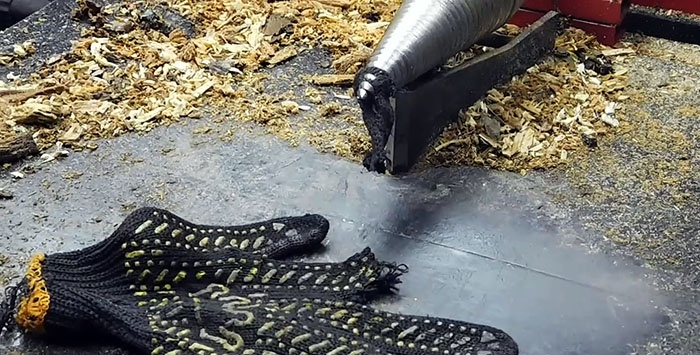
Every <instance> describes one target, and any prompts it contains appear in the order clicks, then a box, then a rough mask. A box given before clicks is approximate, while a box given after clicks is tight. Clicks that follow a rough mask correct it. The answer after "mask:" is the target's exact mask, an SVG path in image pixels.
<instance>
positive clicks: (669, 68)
mask: <svg viewBox="0 0 700 355" xmlns="http://www.w3.org/2000/svg"><path fill="white" fill-rule="evenodd" d="M57 3H58V2H57ZM57 6H58V5H57ZM57 41H58V42H60V39H59V40H57ZM662 46H666V47H662V49H665V50H678V51H686V52H688V53H693V51H697V48H695V47H692V48H690V47H682V48H679V46H677V45H675V44H672V43H663V44H662ZM56 48H58V49H52V47H51V45H50V44H47V45H46V47H45V50H46V53H49V52H51V51H52V50H54V51H58V50H61V49H60V48H61V47H60V46H59V47H56ZM40 50H41V49H40ZM42 53H43V52H42ZM39 57H41V53H40V55H39V56H37V58H39ZM634 60H635V61H636V62H634V63H632V65H631V67H632V68H633V75H632V76H633V82H634V83H635V85H637V86H638V87H639V89H640V90H647V91H652V90H653V91H654V92H655V94H654V95H652V96H650V99H649V100H648V102H647V103H646V104H645V105H644V107H640V110H643V111H644V112H647V113H648V115H650V116H651V117H653V118H655V119H658V120H661V121H662V123H663V124H664V125H665V126H664V127H667V128H668V129H673V130H676V131H681V132H685V133H686V134H687V135H688V136H689V137H698V132H700V127H699V125H700V123H698V122H700V120H688V119H682V118H680V116H679V115H678V114H677V108H678V107H679V106H681V105H691V106H695V107H700V95H698V94H699V93H698V90H700V89H698V88H699V87H700V85H697V84H698V81H700V70H698V66H696V65H695V64H694V63H689V62H683V61H679V60H678V58H659V57H655V56H652V55H648V56H639V57H638V58H637V59H634ZM293 66H294V63H292V64H291V66H290V67H293ZM33 67H34V66H33V65H31V64H27V65H26V68H27V70H31V68H33ZM304 68H306V69H305V70H313V68H311V69H309V66H308V65H307V66H304ZM292 74H293V73H292ZM3 75H4V74H3ZM291 76H292V77H293V76H294V75H291ZM669 87H670V88H678V90H675V91H674V90H671V89H670V88H669ZM660 88H661V89H660ZM664 90H668V92H667V93H666V94H664V93H663V91H664ZM640 112H641V111H640ZM644 117H646V116H644V115H642V114H641V113H639V112H638V114H637V115H636V116H635V114H633V113H632V114H631V117H630V119H631V120H637V121H642V120H644ZM208 123H210V122H208V120H207V119H206V118H205V119H203V120H199V121H190V122H186V123H183V124H178V125H173V126H171V127H161V128H158V129H156V130H154V131H153V132H150V133H148V134H146V135H126V136H123V137H120V138H116V139H113V140H109V141H101V142H99V149H98V150H96V151H94V152H81V153H73V154H71V155H70V156H69V157H67V158H65V159H62V160H61V161H59V162H51V163H48V164H43V165H40V164H38V163H37V161H36V160H30V161H27V162H25V163H23V166H24V167H25V168H26V167H27V166H32V167H33V168H34V169H33V170H34V172H33V173H28V174H27V177H26V178H24V179H20V180H15V179H12V178H11V177H10V176H9V172H10V171H12V170H16V169H20V168H22V166H15V167H13V168H12V169H10V170H7V171H2V172H0V187H3V188H6V189H8V190H10V191H11V192H12V193H13V194H14V198H13V199H11V200H0V216H2V217H0V220H1V221H2V222H1V223H0V251H1V252H0V253H1V254H2V255H3V256H6V257H8V261H7V262H6V263H5V264H4V265H1V266H0V276H1V277H0V279H8V280H11V281H14V280H16V279H17V277H19V276H20V275H22V274H23V273H24V262H25V261H26V259H27V257H28V256H29V255H30V254H31V253H33V252H36V251H43V252H55V251H65V250H73V249H76V248H81V247H84V246H87V245H90V244H92V243H94V242H96V241H98V240H101V239H102V238H105V237H106V236H108V235H109V233H111V232H112V231H113V230H114V228H115V227H116V225H117V224H119V223H120V222H121V220H122V219H123V218H124V217H125V216H126V214H127V213H128V212H129V211H131V210H133V209H134V208H136V207H141V206H147V205H150V206H155V207H161V208H166V209H169V210H172V211H173V212H175V213H177V214H179V215H181V216H183V217H185V218H187V219H189V220H192V221H194V222H198V223H211V224H237V223H246V222H251V221H256V220H260V219H267V218H272V217H277V216H282V215H293V214H303V213H307V212H308V213H320V214H322V215H324V216H326V217H327V218H328V219H329V220H330V221H331V231H330V233H329V236H328V238H327V241H328V245H327V251H326V253H324V254H322V255H321V256H319V258H321V259H323V260H329V261H340V260H342V259H344V258H346V257H347V256H349V255H351V254H352V253H354V252H356V251H359V250H360V249H361V248H363V247H365V246H370V247H372V248H373V249H374V250H375V252H376V253H377V255H378V256H379V257H380V258H381V259H385V260H394V261H398V262H401V263H406V264H408V265H409V266H410V267H411V271H410V273H409V274H408V275H406V276H405V277H404V283H403V284H401V285H400V286H401V287H400V290H401V292H400V295H401V297H399V298H398V299H397V300H394V301H392V302H384V303H382V304H380V305H378V306H379V307H382V308H385V309H388V310H392V311H397V312H406V313H412V314H429V315H433V316H443V317H451V318H458V319H462V320H467V321H472V322H477V323H484V324H488V325H491V326H495V327H498V328H501V329H503V330H505V331H506V332H508V333H509V334H511V335H512V336H513V337H514V338H515V340H516V341H517V342H518V343H519V345H520V346H521V353H522V354H529V355H583V354H596V355H617V354H632V353H636V354H693V353H700V345H699V343H700V340H699V338H698V337H697V336H696V335H697V334H698V332H699V331H700V324H699V323H698V322H699V320H700V316H699V315H700V309H699V307H698V306H697V304H698V302H697V292H696V288H697V285H698V284H699V283H700V278H698V265H697V264H696V263H695V262H694V260H695V259H696V256H697V255H696V253H697V252H696V251H695V250H697V246H700V232H698V225H700V223H698V222H700V220H699V219H698V212H700V203H699V202H698V199H697V193H698V186H697V181H698V180H694V179H693V177H696V176H700V174H699V172H698V166H699V165H700V164H698V163H700V161H699V160H698V159H700V155H699V154H697V153H695V152H697V151H698V149H700V146H699V144H700V143H699V142H698V141H697V140H695V141H692V142H691V145H690V148H689V149H688V148H686V149H684V150H680V149H672V148H673V147H671V146H668V147H667V148H669V149H661V148H659V149H652V148H650V147H648V146H641V145H639V144H636V143H634V142H639V141H640V139H641V138H640V137H638V136H635V132H632V133H631V135H630V134H628V135H622V136H620V137H619V138H617V139H615V140H613V141H610V142H604V143H602V144H601V147H600V148H599V149H598V150H596V151H592V152H591V154H590V157H588V158H586V159H584V161H583V162H580V163H578V164H572V165H570V166H567V167H564V168H562V169H555V170H552V171H546V172H533V173H531V174H528V175H527V176H520V175H516V174H509V173H500V172H494V171H486V170H483V169H479V168H470V167H454V168H442V169H429V170H427V171H423V172H419V173H415V174H411V175H409V176H406V177H400V178H397V177H389V176H377V175H375V174H370V173H366V172H365V171H364V170H363V168H362V166H360V165H359V164H355V163H352V162H348V161H344V160H341V159H338V158H336V157H334V156H331V155H325V154H320V153H318V152H316V151H315V150H314V149H312V148H309V147H305V146H302V147H299V148H291V147H289V146H288V145H287V144H286V143H283V142H280V141H278V140H276V139H273V138H271V137H269V136H266V135H263V134H255V133H248V132H247V131H245V130H240V129H239V130H236V132H237V133H236V135H235V136H234V139H233V140H232V141H231V142H223V141H221V140H219V139H218V138H217V137H215V136H202V135H195V134H193V131H194V130H195V129H196V128H197V127H199V126H203V125H207V124H208ZM221 125H222V126H221V128H220V130H221V131H225V130H226V129H227V127H226V125H230V123H223V124H221ZM640 127H643V125H640ZM639 132H642V133H643V132H644V130H641V131H637V133H636V134H640V133H639ZM661 143H664V142H663V141H662V142H661ZM662 145H663V144H662ZM657 148H658V147H657ZM683 154H685V155H687V157H683V156H682V155H683ZM611 155H614V156H615V157H617V158H618V159H617V160H615V161H613V162H609V161H608V160H606V157H609V156H611ZM653 159H666V160H669V161H678V160H679V159H689V160H690V161H691V162H692V164H693V165H692V169H693V170H692V172H693V174H694V175H693V174H691V175H688V176H689V177H688V176H686V178H685V179H682V181H681V182H680V183H679V185H678V188H679V189H681V190H682V191H684V192H688V193H691V199H690V200H689V201H687V202H685V203H682V204H677V203H671V202H669V201H670V200H669V199H668V198H666V197H664V195H663V194H657V195H654V194H651V193H649V191H646V190H644V189H641V188H640V186H639V184H641V183H642V182H644V181H645V177H644V176H641V175H639V173H638V171H639V170H640V168H639V164H645V163H646V162H647V161H652V160H653ZM24 170H25V171H27V170H29V171H31V170H32V169H24ZM612 171H616V172H617V174H612V173H611V172H612ZM75 173H79V174H75ZM81 174H82V175H81ZM573 176H575V177H576V178H575V179H574V178H573ZM623 176H625V177H627V179H623V178H622V177H623ZM611 179H612V181H611ZM601 187H604V188H605V189H601ZM601 196H603V197H607V198H601ZM612 228H615V229H617V230H619V233H621V235H623V236H626V237H629V238H628V239H629V240H633V239H635V238H636V239H639V241H640V242H639V243H637V244H635V243H628V244H624V243H614V240H611V239H610V238H607V237H606V236H608V235H607V234H606V232H607V231H609V230H610V229H612ZM670 229H673V230H675V231H677V233H678V234H677V235H679V236H678V237H675V238H673V239H670V238H666V239H664V238H663V237H661V236H663V235H665V234H664V232H665V231H668V230H670ZM643 241H647V242H650V241H654V242H655V244H658V245H660V247H658V248H656V249H653V250H650V251H648V250H645V249H643V248H635V247H634V246H635V245H639V244H640V243H642V242H643ZM694 247H695V249H694ZM693 255H695V257H694V256H693ZM655 256H668V258H660V259H655ZM671 257H674V258H675V259H673V260H675V261H676V262H675V263H672V262H670V261H669V262H666V261H664V260H671ZM15 336H16V335H13V334H5V335H4V338H3V340H4V341H0V349H3V350H4V351H5V352H6V353H11V354H12V353H16V354H78V355H81V354H96V353H98V354H116V353H119V351H118V350H115V349H110V348H103V347H102V348H89V347H86V348H82V349H81V350H80V351H78V350H76V349H74V348H65V347H59V346H55V345H47V344H44V343H42V342H36V341H28V342H25V341H21V340H20V339H19V338H16V337H15Z"/></svg>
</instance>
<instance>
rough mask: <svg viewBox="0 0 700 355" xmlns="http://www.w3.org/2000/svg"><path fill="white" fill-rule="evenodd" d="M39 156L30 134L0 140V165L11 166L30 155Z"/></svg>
mask: <svg viewBox="0 0 700 355" xmlns="http://www.w3.org/2000/svg"><path fill="white" fill-rule="evenodd" d="M36 154H39V148H38V147H37V145H36V143H35V142H34V139H33V138H32V136H31V135H30V134H24V135H21V136H17V137H13V138H10V139H5V140H0V164H11V163H15V162H17V161H19V160H21V159H24V158H26V157H28V156H31V155H36Z"/></svg>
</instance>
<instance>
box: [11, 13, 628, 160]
mask: <svg viewBox="0 0 700 355" xmlns="http://www.w3.org/2000/svg"><path fill="white" fill-rule="evenodd" d="M80 1H81V4H82V5H81V6H83V9H82V10H81V11H82V15H83V16H87V17H90V18H91V19H92V20H91V21H92V23H93V25H94V26H93V28H90V29H88V30H87V31H84V33H83V34H82V38H81V39H79V40H78V41H76V42H75V44H74V45H73V48H72V50H71V53H69V54H68V55H65V56H61V57H56V58H52V59H51V60H50V61H48V62H47V64H46V65H45V67H44V68H43V69H42V70H41V71H40V72H39V73H38V76H37V77H35V78H33V79H30V80H20V81H18V82H16V83H14V84H13V85H12V86H8V87H0V101H3V100H5V101H7V100H10V99H9V98H10V97H11V100H12V102H13V103H16V104H14V105H1V106H0V116H1V117H2V118H0V134H2V135H7V136H17V135H19V134H22V133H24V134H26V132H27V131H29V130H30V129H31V130H33V133H32V134H33V135H34V138H35V140H36V142H37V144H38V145H39V147H40V148H42V149H48V148H50V147H53V146H55V144H56V143H57V142H59V143H65V144H66V145H70V146H72V147H78V146H83V147H87V146H92V147H96V146H95V145H94V143H89V141H90V140H93V139H98V138H108V137H115V136H118V135H121V134H124V133H127V132H133V131H149V130H151V129H152V128H154V127H155V126H157V125H161V124H169V123H172V122H177V121H179V120H182V119H185V118H198V117H200V116H201V115H202V113H201V112H202V109H203V108H204V107H212V108H214V109H218V110H222V114H225V115H226V116H227V117H229V118H230V119H233V120H237V121H240V122H241V123H253V124H256V125H261V126H263V127H264V128H265V129H266V130H267V132H269V133H271V134H275V135H276V136H278V137H280V138H282V139H285V140H288V141H289V142H290V144H292V145H294V144H298V143H299V142H300V141H303V140H306V141H308V142H309V143H311V144H312V145H313V146H315V147H317V148H318V149H319V150H321V151H326V152H333V153H334V154H337V155H340V156H343V157H346V158H349V159H353V160H360V159H361V157H362V155H363V154H364V151H365V150H366V149H367V148H368V147H369V137H368V135H367V133H366V130H365V128H364V126H363V124H362V120H361V112H359V111H358V110H356V108H355V107H354V106H344V105H341V104H338V103H336V102H332V100H334V99H335V100H337V99H342V100H344V101H345V102H346V103H347V104H349V105H352V104H353V103H354V102H353V101H352V100H351V99H352V93H351V92H344V93H332V92H330V91H324V89H327V88H323V87H322V86H350V85H351V84H352V81H353V79H354V74H355V72H356V71H357V70H359V69H360V67H361V66H362V65H363V64H364V63H365V61H366V60H367V58H368V57H369V56H370V55H371V53H372V48H374V47H375V46H376V44H377V43H378V42H379V40H380V39H381V37H382V35H383V32H384V31H385V30H386V28H387V26H388V24H389V23H390V21H391V20H392V16H393V13H394V12H395V11H396V9H398V7H399V5H400V3H401V1H400V0H384V1H370V0H315V1H309V0H283V1H274V2H269V1H263V0H230V1H226V2H221V1H215V0H201V1H192V0H165V1H163V2H156V1H155V0H146V1H145V2H140V3H126V4H117V5H105V6H103V7H98V6H96V5H94V4H93V3H91V2H89V0H80ZM100 17H104V19H100ZM518 31H519V29H518V28H517V27H515V26H511V25H506V26H504V27H503V28H501V29H499V32H502V33H507V34H509V35H514V34H517V33H518ZM318 46H321V47H323V48H324V49H326V50H328V51H329V52H330V53H331V55H332V58H331V63H330V66H331V68H332V69H333V70H334V72H333V73H328V74H319V75H311V76H309V77H308V78H306V79H307V80H308V82H310V83H311V84H313V85H316V86H317V88H308V89H306V90H305V92H304V93H303V95H286V96H285V95H282V96H272V95H271V94H270V93H269V92H268V87H269V86H270V85H271V83H274V81H275V80H277V78H268V77H266V76H264V75H261V74H260V70H261V68H262V67H264V66H275V65H279V64H281V63H284V62H286V61H288V60H293V58H294V57H295V56H298V55H300V54H301V53H304V51H306V50H308V49H310V48H313V47H318ZM557 48H558V51H559V52H561V53H565V54H567V56H566V57H565V58H561V57H556V56H555V57H552V58H550V59H548V60H546V61H545V62H544V63H542V64H540V65H537V66H534V67H533V68H530V70H529V71H528V73H527V74H525V75H522V76H520V77H518V78H517V79H516V80H514V81H513V82H511V83H508V84H507V85H504V86H502V87H499V88H495V89H494V90H491V91H490V92H489V93H488V95H487V97H485V98H484V99H483V100H481V101H480V102H479V103H477V104H476V105H474V106H473V107H471V108H469V109H466V110H464V111H463V112H462V117H461V119H460V121H459V122H458V123H456V124H454V125H453V126H452V127H450V128H449V129H447V130H446V131H445V132H444V134H443V135H442V136H441V137H440V139H439V141H438V142H437V143H436V145H435V147H436V148H434V149H433V151H432V152H431V153H430V154H429V156H428V160H429V162H431V163H433V164H437V165H454V164H477V165H485V166H489V167H494V168H501V169H508V170H513V171H524V170H527V169H531V168H543V167H549V166H553V165H556V164H559V163H561V162H563V161H567V160H569V159H571V157H572V156H574V155H575V152H576V151H577V150H578V149H580V148H582V147H585V146H586V143H585V142H589V141H590V140H591V139H594V138H595V137H599V136H601V135H605V134H608V133H611V132H614V130H616V129H620V128H624V115H622V112H623V111H624V106H623V105H622V104H621V102H624V101H625V100H624V99H623V96H624V95H622V94H620V91H621V90H622V89H624V88H625V86H626V73H625V70H624V68H617V70H616V71H615V72H614V73H606V74H601V73H599V72H596V70H595V69H600V67H601V65H602V68H603V69H605V70H607V69H608V68H607V67H606V66H605V65H607V64H608V62H612V63H616V64H619V63H617V62H616V58H624V57H626V56H630V55H633V54H634V51H633V50H630V49H616V50H613V49H610V48H605V47H603V46H600V45H598V44H597V43H596V42H595V40H594V38H593V37H592V36H587V35H585V34H583V33H582V32H580V31H578V30H567V31H566V32H565V33H564V34H563V35H561V36H560V37H559V38H558V39H557ZM483 50H487V49H484V48H481V47H475V48H472V49H470V50H468V51H465V52H463V53H460V54H459V55H457V56H455V58H452V59H451V60H450V61H449V62H448V63H446V65H448V66H450V65H458V64H459V63H461V62H463V61H465V60H468V59H470V58H472V57H473V56H474V55H477V54H478V53H479V52H480V51H482V52H483ZM601 53H602V54H601ZM601 55H602V56H603V57H601ZM582 58H583V59H582ZM586 61H587V62H586ZM586 63H588V64H586ZM618 67H619V65H618ZM598 71H600V70H598ZM602 73H605V72H604V71H602ZM318 87H321V88H318ZM51 88H53V89H51ZM319 89H321V90H319ZM3 90H23V91H22V93H17V92H15V93H14V94H11V95H9V94H3V92H4V91H3ZM613 102H614V103H615V105H614V106H606V105H612V103H613ZM3 110H4V111H3ZM351 110H352V113H348V112H350V111H351ZM348 117H351V118H348ZM315 121H319V122H321V123H325V124H326V126H319V127H321V128H319V127H316V126H314V124H317V123H314V122H315ZM312 126H313V127H312ZM314 130H316V131H314ZM318 130H320V131H321V133H319V132H318ZM584 136H586V137H584ZM588 136H590V137H588ZM223 137H224V138H225V139H231V137H232V134H224V135H223ZM591 137H593V138H591ZM224 138H222V139H224ZM89 149H91V148H89Z"/></svg>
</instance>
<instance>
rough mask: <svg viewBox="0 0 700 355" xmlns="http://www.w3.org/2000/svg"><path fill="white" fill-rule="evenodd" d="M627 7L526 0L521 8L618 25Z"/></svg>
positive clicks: (623, 3)
mask: <svg viewBox="0 0 700 355" xmlns="http://www.w3.org/2000/svg"><path fill="white" fill-rule="evenodd" d="M642 1H659V0H642ZM629 6H630V0H585V1H584V0H528V1H526V2H525V4H523V6H522V8H523V9H527V10H535V11H545V12H546V11H549V10H555V11H559V12H560V13H562V14H564V15H566V16H569V17H573V18H576V19H581V20H586V21H593V22H600V23H604V24H611V25H619V24H620V23H622V20H623V18H624V17H625V15H626V13H627V10H628V9H629Z"/></svg>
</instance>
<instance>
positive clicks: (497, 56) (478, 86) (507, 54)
mask: <svg viewBox="0 0 700 355" xmlns="http://www.w3.org/2000/svg"><path fill="white" fill-rule="evenodd" d="M562 28H563V17H562V16H561V15H560V14H559V13H557V12H554V11H552V12H549V13H548V14H546V15H545V16H543V17H542V18H540V19H539V20H538V21H537V22H535V23H533V24H532V25H531V26H530V27H529V28H527V29H526V30H524V31H523V32H522V33H521V34H519V35H518V36H516V37H513V38H511V37H507V36H502V35H496V34H494V35H492V36H489V37H487V38H484V39H483V40H481V41H479V44H486V45H489V46H494V47H498V48H496V49H494V50H492V51H489V52H487V53H484V54H481V55H478V56H477V57H475V58H472V59H470V60H468V61H467V62H465V63H463V64H462V65H460V66H458V67H455V68H452V69H450V70H447V71H444V72H437V73H429V74H426V75H424V76H423V77H422V78H420V79H418V80H416V81H414V82H412V83H410V84H409V85H407V86H405V87H403V88H401V89H399V90H398V91H397V93H396V97H395V98H394V99H393V100H392V106H393V108H394V112H395V119H394V125H393V128H392V132H391V136H390V137H389V141H388V143H387V146H386V148H385V150H386V153H387V155H386V156H387V157H388V160H389V161H388V164H387V165H388V166H387V168H388V170H389V171H390V172H391V173H392V174H400V173H404V172H407V171H409V170H410V169H411V168H412V167H413V166H414V165H415V164H416V162H417V161H418V160H419V159H421V158H422V157H423V156H424V155H425V153H426V151H427V149H428V148H429V146H430V145H431V144H432V142H433V141H434V140H435V139H436V138H437V136H439V135H440V133H442V131H443V130H444V128H445V127H446V126H447V125H448V124H449V123H451V122H454V121H455V120H456V119H458V117H459V112H460V111H461V110H462V109H464V108H467V107H470V106H471V105H473V104H474V103H475V102H476V101H478V100H479V99H480V98H482V97H483V96H484V95H485V94H486V93H487V92H488V91H489V90H491V89H492V88H493V87H495V86H497V85H501V84H505V83H506V82H508V81H509V80H511V79H512V78H513V76H515V75H519V74H522V73H524V72H525V71H526V70H527V69H528V68H530V67H532V66H533V65H535V64H537V62H539V61H540V60H541V59H542V58H543V57H544V56H546V55H547V54H549V53H551V51H552V50H553V49H554V45H555V40H556V38H557V34H558V32H559V30H560V29H562Z"/></svg>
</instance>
